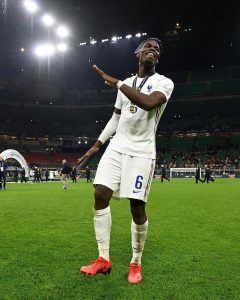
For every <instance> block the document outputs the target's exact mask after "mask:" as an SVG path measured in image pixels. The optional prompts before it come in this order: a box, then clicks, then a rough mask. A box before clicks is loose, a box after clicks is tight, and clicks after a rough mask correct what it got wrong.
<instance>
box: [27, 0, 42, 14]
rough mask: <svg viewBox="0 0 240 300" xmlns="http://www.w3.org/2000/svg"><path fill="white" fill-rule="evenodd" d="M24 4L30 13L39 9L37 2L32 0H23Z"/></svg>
mask: <svg viewBox="0 0 240 300" xmlns="http://www.w3.org/2000/svg"><path fill="white" fill-rule="evenodd" d="M24 6H25V7H26V9H27V10H28V11H29V12H30V13H32V14H33V13H35V12H36V11H37V10H38V9H39V7H38V5H37V3H36V2H34V1H32V0H25V1H24Z"/></svg>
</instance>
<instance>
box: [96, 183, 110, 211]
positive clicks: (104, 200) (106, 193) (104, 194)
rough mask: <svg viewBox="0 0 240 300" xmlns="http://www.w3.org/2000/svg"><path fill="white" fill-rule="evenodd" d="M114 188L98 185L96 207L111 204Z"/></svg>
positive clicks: (102, 207)
mask: <svg viewBox="0 0 240 300" xmlns="http://www.w3.org/2000/svg"><path fill="white" fill-rule="evenodd" d="M112 193H113V192H112V190H110V189H109V188H107V187H105V186H102V185H97V186H96V189H95V193H94V196H95V209H104V208H106V207H107V206H108V205H109V201H110V199H111V197H112Z"/></svg>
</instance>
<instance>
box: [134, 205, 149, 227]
mask: <svg viewBox="0 0 240 300" xmlns="http://www.w3.org/2000/svg"><path fill="white" fill-rule="evenodd" d="M136 201H138V202H139V204H137V205H135V204H136V203H134V202H133V201H131V213H132V218H133V221H134V223H135V224H137V225H142V224H144V223H145V222H146V221H147V215H146V211H145V203H144V202H143V204H142V203H141V202H140V201H139V200H136Z"/></svg>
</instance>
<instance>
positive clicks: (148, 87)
mask: <svg viewBox="0 0 240 300" xmlns="http://www.w3.org/2000/svg"><path fill="white" fill-rule="evenodd" d="M152 88H153V86H152V85H151V84H149V85H148V86H147V91H148V93H150V92H151V90H152Z"/></svg>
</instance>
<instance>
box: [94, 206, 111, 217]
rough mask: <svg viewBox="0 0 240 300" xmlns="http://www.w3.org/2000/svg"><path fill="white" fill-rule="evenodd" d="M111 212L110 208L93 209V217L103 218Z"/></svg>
mask: <svg viewBox="0 0 240 300" xmlns="http://www.w3.org/2000/svg"><path fill="white" fill-rule="evenodd" d="M110 212H111V210H110V206H108V207H106V208H104V209H98V210H97V209H94V216H104V215H106V214H109V213H110Z"/></svg>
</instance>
